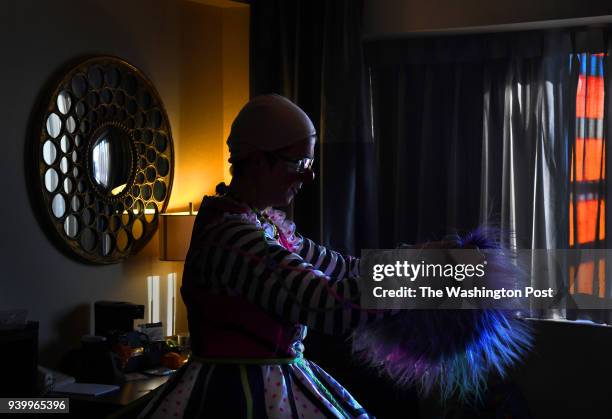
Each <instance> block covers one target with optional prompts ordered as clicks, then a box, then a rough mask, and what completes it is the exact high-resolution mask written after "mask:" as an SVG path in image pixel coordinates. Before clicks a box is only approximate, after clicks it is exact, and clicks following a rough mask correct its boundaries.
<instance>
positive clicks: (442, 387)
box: [352, 228, 532, 401]
mask: <svg viewBox="0 0 612 419" xmlns="http://www.w3.org/2000/svg"><path fill="white" fill-rule="evenodd" d="M496 237H497V234H496V232H495V231H494V230H491V229H486V228H482V229H478V230H476V231H475V232H473V233H471V234H469V235H467V236H466V237H465V238H460V237H456V238H453V239H452V240H451V242H450V243H452V246H453V247H455V248H459V249H460V248H478V249H483V250H484V249H489V251H490V252H491V253H487V254H488V255H491V257H490V256H488V257H487V261H488V269H487V270H488V272H489V275H488V277H489V281H490V282H489V287H497V288H501V287H502V286H503V285H504V284H508V283H516V281H517V277H518V276H522V275H524V273H523V272H522V271H521V270H520V269H519V268H517V267H516V266H515V265H514V264H513V262H512V259H511V257H510V256H509V254H508V252H507V251H505V250H504V249H503V247H502V246H501V245H500V244H499V241H498V240H496ZM445 243H446V244H448V243H449V242H445ZM491 282H493V283H494V284H491ZM352 341H353V351H354V353H355V355H356V357H357V358H358V359H360V360H362V361H365V362H366V363H367V364H368V365H370V366H372V367H375V368H377V369H379V370H381V371H382V372H383V373H385V374H386V375H388V376H389V377H391V378H392V379H393V380H394V381H395V382H396V383H397V384H399V385H416V386H417V387H418V388H419V390H420V391H422V392H423V393H425V394H427V393H430V392H431V391H432V390H433V389H434V388H435V387H437V390H438V391H439V393H440V396H441V397H442V398H443V399H447V398H449V397H450V396H452V395H457V396H458V397H459V398H460V399H462V400H464V401H473V400H478V399H480V398H481V395H482V393H483V391H484V390H485V389H486V382H487V375H488V373H489V372H490V371H492V370H493V371H496V372H497V373H499V374H500V375H502V376H503V375H504V373H505V371H506V370H507V368H508V367H510V366H511V365H513V364H514V363H516V362H517V361H519V360H520V358H521V357H522V355H524V353H525V352H526V351H527V350H528V349H529V348H530V347H531V344H532V336H531V330H530V328H529V326H528V325H527V324H526V322H525V321H524V320H522V319H520V318H517V317H516V315H515V312H514V310H497V309H474V310H466V309H464V310H402V311H401V312H400V313H398V314H396V315H393V316H391V317H388V318H384V319H380V320H377V321H375V322H372V323H368V324H366V325H364V326H362V327H360V328H359V329H357V330H356V331H355V332H354V334H353V336H352Z"/></svg>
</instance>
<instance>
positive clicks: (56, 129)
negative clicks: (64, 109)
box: [47, 113, 62, 138]
mask: <svg viewBox="0 0 612 419" xmlns="http://www.w3.org/2000/svg"><path fill="white" fill-rule="evenodd" d="M61 130H62V120H61V119H60V117H59V116H57V114H54V113H52V114H51V115H49V117H47V134H49V135H50V136H51V137H53V138H57V137H58V136H59V135H60V131H61Z"/></svg>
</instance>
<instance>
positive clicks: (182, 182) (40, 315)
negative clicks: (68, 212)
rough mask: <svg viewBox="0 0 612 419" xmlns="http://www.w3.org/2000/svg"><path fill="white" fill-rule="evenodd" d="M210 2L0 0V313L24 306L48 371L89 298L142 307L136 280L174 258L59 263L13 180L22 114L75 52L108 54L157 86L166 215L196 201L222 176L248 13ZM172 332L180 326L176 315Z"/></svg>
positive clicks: (20, 157) (81, 326)
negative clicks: (167, 134) (169, 140)
mask: <svg viewBox="0 0 612 419" xmlns="http://www.w3.org/2000/svg"><path fill="white" fill-rule="evenodd" d="M222 5H223V4H221V3H219V5H214V6H211V5H206V4H199V3H192V2H187V1H182V0H130V1H125V0H89V1H86V2H85V1H81V0H54V1H53V2H43V1H36V0H8V1H5V2H3V12H2V13H0V51H2V53H3V57H4V60H3V66H2V67H1V69H0V72H1V77H0V80H2V81H3V95H2V96H3V98H4V100H2V101H0V126H2V127H4V132H3V135H2V139H1V140H0V141H1V142H2V145H3V147H4V150H3V153H0V167H1V168H2V169H1V170H2V176H0V179H1V182H2V185H1V186H2V189H3V191H4V193H5V194H6V195H5V197H9V198H7V199H6V200H5V204H3V205H1V206H0V215H1V218H0V219H1V220H2V222H3V227H2V246H1V248H2V252H1V253H0V255H1V256H0V257H1V260H2V262H3V264H2V266H3V269H2V271H1V272H0V310H2V309H6V308H26V309H28V310H29V318H30V319H32V320H38V321H39V322H40V332H39V338H40V352H41V362H42V363H43V364H46V365H51V366H53V365H55V364H56V362H57V361H58V359H59V357H60V356H61V354H63V353H65V352H66V350H68V349H69V348H72V347H75V346H76V345H78V341H79V337H80V336H81V335H82V334H87V333H90V327H91V325H92V321H93V314H92V312H91V305H92V303H93V302H94V301H96V300H119V301H130V302H134V303H138V304H145V303H146V300H147V290H146V279H147V277H148V276H160V277H161V278H162V279H165V277H166V276H167V275H168V274H169V273H172V272H176V273H178V275H179V276H180V274H181V263H178V262H177V263H173V262H160V261H159V260H158V243H157V236H155V237H153V239H152V240H151V242H149V244H148V245H147V246H146V247H145V248H144V249H143V250H142V251H141V252H140V253H139V254H137V255H135V256H133V257H130V258H129V259H128V260H127V261H126V262H124V263H121V264H115V265H109V266H97V265H87V264H83V263H80V262H78V261H75V260H73V259H71V258H68V257H66V256H65V255H64V254H62V253H60V252H59V251H58V250H57V248H56V247H55V246H54V245H53V244H52V242H51V241H50V240H49V239H48V237H47V236H46V235H45V234H44V233H43V230H42V228H41V226H40V225H39V224H38V222H37V221H36V218H35V214H34V209H33V206H32V205H31V203H30V201H29V199H28V194H27V187H28V184H27V183H26V180H25V179H26V172H27V171H29V170H31V168H30V166H29V164H28V162H24V155H25V150H26V149H27V147H29V144H30V142H29V141H30V139H28V138H27V135H28V134H27V133H28V128H29V125H30V123H38V121H36V120H33V121H30V120H29V118H30V114H31V112H32V109H33V108H34V106H35V103H36V101H37V100H38V99H39V98H40V95H41V93H42V91H43V90H42V89H43V86H44V85H45V83H46V82H48V81H49V80H50V78H51V76H52V75H54V74H55V73H56V72H57V71H58V70H59V69H61V68H63V67H64V66H65V65H66V63H68V62H71V61H74V60H75V59H77V58H79V57H85V56H92V55H99V54H109V55H115V56H118V57H121V58H123V59H125V60H126V61H128V62H130V63H132V64H133V65H135V66H136V67H138V68H140V69H141V70H142V71H143V72H144V73H145V74H146V75H147V76H148V77H149V78H150V79H151V81H152V82H153V84H154V85H155V87H156V88H157V90H158V92H159V94H160V96H161V98H162V101H163V102H164V105H165V107H166V110H167V112H168V116H169V119H170V123H171V127H172V133H173V137H174V142H175V143H174V146H175V157H176V159H175V162H176V168H175V178H174V188H173V191H172V195H171V199H170V206H169V209H176V210H180V209H185V208H187V206H188V203H189V202H194V203H195V204H196V205H199V202H200V200H201V197H202V195H203V194H206V193H211V192H212V191H213V190H214V186H215V185H216V183H217V182H219V181H221V180H223V178H224V170H225V167H224V155H225V154H226V152H225V151H224V147H225V145H224V138H223V137H224V135H225V134H224V132H225V131H226V126H227V120H228V118H230V117H231V116H232V115H234V114H235V113H236V112H237V110H238V108H239V106H240V105H241V104H242V101H244V100H246V97H247V96H248V54H247V51H248V6H245V5H240V7H238V8H231V9H227V10H226V9H225V8H223V7H219V6H222ZM227 25H231V30H230V29H229V28H228V26H227ZM237 46H240V48H236V47H237ZM228 49H229V50H230V51H229V52H228V51H227V50H228ZM226 54H227V55H226ZM245 54H246V55H245ZM238 64H240V65H239V66H238V67H236V68H234V66H235V65H238ZM226 73H227V75H228V76H227V77H226ZM228 77H229V78H228ZM7 98H10V99H7ZM183 312H184V310H183ZM180 313H181V310H179V314H180ZM177 326H178V329H179V330H186V323H185V319H184V313H183V314H182V315H180V316H179V319H178V322H177Z"/></svg>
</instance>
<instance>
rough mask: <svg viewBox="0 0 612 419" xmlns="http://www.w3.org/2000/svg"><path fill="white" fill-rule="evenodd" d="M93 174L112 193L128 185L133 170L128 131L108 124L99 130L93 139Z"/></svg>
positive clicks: (99, 184) (91, 157)
mask: <svg viewBox="0 0 612 419" xmlns="http://www.w3.org/2000/svg"><path fill="white" fill-rule="evenodd" d="M92 143H93V146H92V148H91V155H90V162H91V169H92V173H91V176H92V178H93V180H94V181H95V182H96V184H97V185H98V186H99V187H100V188H101V189H102V190H104V191H105V192H106V193H109V194H110V195H119V194H120V193H121V192H123V190H124V189H125V188H126V187H127V185H128V181H129V178H130V174H131V172H132V159H133V156H132V145H131V139H130V137H129V135H128V134H127V132H126V131H125V130H123V129H121V128H118V127H115V126H112V125H108V126H104V127H102V129H100V130H98V131H97V132H96V133H95V134H94V136H93V140H92Z"/></svg>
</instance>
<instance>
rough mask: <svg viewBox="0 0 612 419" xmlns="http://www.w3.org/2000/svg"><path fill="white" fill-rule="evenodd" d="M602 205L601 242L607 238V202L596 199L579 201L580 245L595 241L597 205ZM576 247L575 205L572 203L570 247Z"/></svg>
mask: <svg viewBox="0 0 612 419" xmlns="http://www.w3.org/2000/svg"><path fill="white" fill-rule="evenodd" d="M598 203H601V207H600V211H599V240H603V239H604V238H605V236H606V225H605V220H606V218H605V208H606V206H605V202H604V201H603V200H602V201H598V200H596V199H590V200H587V201H578V205H577V207H576V212H577V214H576V218H577V219H578V243H590V242H593V241H595V230H596V227H597V204H598ZM573 245H574V205H573V202H571V201H570V246H573Z"/></svg>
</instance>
